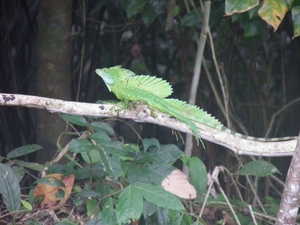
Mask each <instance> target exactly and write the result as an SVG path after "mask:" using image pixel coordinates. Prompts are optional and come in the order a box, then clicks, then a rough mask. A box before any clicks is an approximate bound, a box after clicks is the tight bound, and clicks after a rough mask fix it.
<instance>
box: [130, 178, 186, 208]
mask: <svg viewBox="0 0 300 225" xmlns="http://www.w3.org/2000/svg"><path fill="white" fill-rule="evenodd" d="M132 189H133V190H134V192H138V193H139V194H140V195H141V196H143V198H145V199H146V200H147V201H149V202H151V203H153V204H155V205H157V206H159V207H163V208H166V209H174V210H184V207H183V205H182V203H181V202H180V200H179V199H178V198H177V197H176V196H174V195H172V194H171V193H169V192H167V191H165V190H164V189H162V188H161V187H159V186H155V185H152V184H145V183H141V184H136V185H133V186H132Z"/></svg>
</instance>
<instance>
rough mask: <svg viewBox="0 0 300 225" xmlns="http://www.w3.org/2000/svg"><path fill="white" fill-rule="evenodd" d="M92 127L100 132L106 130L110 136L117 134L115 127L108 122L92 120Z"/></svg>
mask: <svg viewBox="0 0 300 225" xmlns="http://www.w3.org/2000/svg"><path fill="white" fill-rule="evenodd" d="M91 127H92V128H93V129H94V130H95V131H97V132H100V133H102V132H104V133H106V134H107V135H109V136H115V131H114V129H113V128H112V127H111V126H110V125H109V124H108V123H104V122H92V123H91ZM97 132H96V133H97Z"/></svg>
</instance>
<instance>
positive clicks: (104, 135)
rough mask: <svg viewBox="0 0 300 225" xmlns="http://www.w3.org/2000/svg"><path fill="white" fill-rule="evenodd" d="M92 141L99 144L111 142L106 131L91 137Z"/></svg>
mask: <svg viewBox="0 0 300 225" xmlns="http://www.w3.org/2000/svg"><path fill="white" fill-rule="evenodd" d="M89 138H90V139H92V140H94V141H96V142H97V143H99V144H101V143H102V141H111V139H110V137H109V136H108V135H107V133H106V132H104V131H98V132H95V133H93V134H91V135H90V136H89Z"/></svg>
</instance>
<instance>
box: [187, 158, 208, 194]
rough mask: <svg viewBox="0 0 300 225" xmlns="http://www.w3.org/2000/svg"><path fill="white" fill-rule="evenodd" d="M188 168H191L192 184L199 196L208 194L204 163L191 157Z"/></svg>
mask: <svg viewBox="0 0 300 225" xmlns="http://www.w3.org/2000/svg"><path fill="white" fill-rule="evenodd" d="M188 166H189V168H190V176H191V180H190V181H191V184H192V185H193V186H194V187H195V189H196V190H197V196H199V197H201V196H202V195H203V194H204V193H206V185H207V180H206V174H207V172H206V167H205V165H204V163H203V162H202V161H201V160H200V159H199V158H196V157H191V158H190V160H189V162H188Z"/></svg>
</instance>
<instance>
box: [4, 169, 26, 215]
mask: <svg viewBox="0 0 300 225" xmlns="http://www.w3.org/2000/svg"><path fill="white" fill-rule="evenodd" d="M0 193H1V194H2V199H3V202H4V204H5V206H6V208H7V210H8V211H9V212H15V211H17V210H18V209H19V208H20V205H21V190H20V185H19V182H18V179H17V177H16V176H15V174H14V172H13V171H12V170H11V169H10V167H8V166H6V165H5V164H2V163H0Z"/></svg>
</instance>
